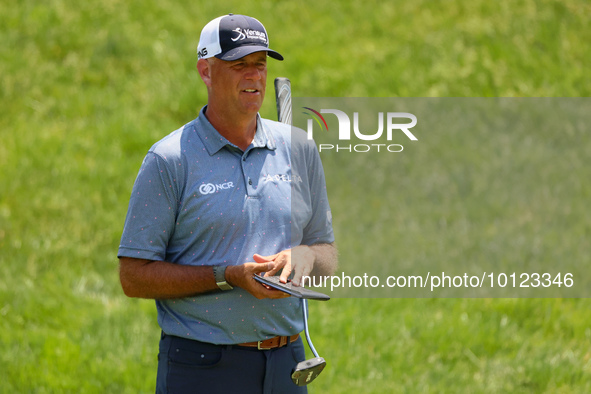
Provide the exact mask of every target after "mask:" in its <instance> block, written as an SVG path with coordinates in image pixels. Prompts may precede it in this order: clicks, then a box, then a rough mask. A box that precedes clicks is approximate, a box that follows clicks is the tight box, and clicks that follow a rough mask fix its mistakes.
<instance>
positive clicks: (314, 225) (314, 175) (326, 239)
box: [302, 141, 334, 245]
mask: <svg viewBox="0 0 591 394" xmlns="http://www.w3.org/2000/svg"><path fill="white" fill-rule="evenodd" d="M306 148H307V149H306V152H305V155H306V167H307V175H308V176H307V178H308V179H307V180H308V187H309V196H310V208H311V210H312V215H311V217H310V221H309V222H308V223H307V225H306V226H305V227H304V231H303V239H302V244H304V245H313V244H316V243H331V242H334V233H333V229H332V213H331V210H330V205H329V202H328V193H327V190H326V179H325V176H324V168H323V166H322V161H321V160H320V154H319V153H318V150H317V148H316V145H315V144H314V143H313V141H308V143H307V144H306Z"/></svg>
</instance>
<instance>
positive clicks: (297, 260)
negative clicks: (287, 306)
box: [253, 245, 316, 286]
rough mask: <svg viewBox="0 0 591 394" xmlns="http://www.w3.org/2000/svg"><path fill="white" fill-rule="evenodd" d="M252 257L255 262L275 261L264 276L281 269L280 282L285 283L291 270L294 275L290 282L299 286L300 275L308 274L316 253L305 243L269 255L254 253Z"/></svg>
mask: <svg viewBox="0 0 591 394" xmlns="http://www.w3.org/2000/svg"><path fill="white" fill-rule="evenodd" d="M253 257H254V261H256V262H257V263H265V262H274V263H275V266H274V267H273V268H272V269H270V270H268V271H267V273H266V274H265V276H272V275H275V274H276V273H277V272H279V270H283V271H281V276H280V277H279V281H280V282H281V283H287V278H289V275H290V274H291V272H292V271H293V272H294V276H293V279H292V281H291V282H292V283H293V284H294V285H296V286H300V283H301V281H302V276H309V275H310V273H311V272H312V269H313V268H314V263H315V262H316V254H315V253H314V251H313V250H312V249H311V248H310V247H309V246H306V245H300V246H296V247H295V248H293V249H287V250H284V251H282V252H279V253H277V254H274V255H271V256H261V255H258V254H255V255H254V256H253Z"/></svg>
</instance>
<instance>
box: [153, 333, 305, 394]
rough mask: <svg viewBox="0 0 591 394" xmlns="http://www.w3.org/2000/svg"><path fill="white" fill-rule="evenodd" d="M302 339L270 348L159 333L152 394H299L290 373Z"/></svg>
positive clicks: (302, 356)
mask: <svg viewBox="0 0 591 394" xmlns="http://www.w3.org/2000/svg"><path fill="white" fill-rule="evenodd" d="M305 357H306V355H305V351H304V344H303V342H302V338H301V337H300V338H298V340H297V341H295V342H294V343H291V344H288V345H286V346H284V347H281V348H278V349H272V350H258V349H257V348H247V347H241V346H234V345H214V344H210V343H205V342H199V341H194V340H191V339H185V338H179V337H175V336H170V335H166V334H164V333H163V334H162V337H161V339H160V352H159V354H158V375H157V379H156V393H157V394H164V393H168V394H190V393H208V394H216V393H224V394H232V393H244V394H250V393H252V394H271V393H273V394H275V393H280V394H291V393H294V394H296V393H297V394H301V393H307V392H308V391H307V388H306V387H299V386H296V385H295V384H294V383H293V382H292V380H291V371H292V369H293V368H294V367H295V366H296V364H297V363H299V362H300V361H303V360H304V359H305Z"/></svg>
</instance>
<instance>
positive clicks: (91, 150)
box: [0, 0, 591, 393]
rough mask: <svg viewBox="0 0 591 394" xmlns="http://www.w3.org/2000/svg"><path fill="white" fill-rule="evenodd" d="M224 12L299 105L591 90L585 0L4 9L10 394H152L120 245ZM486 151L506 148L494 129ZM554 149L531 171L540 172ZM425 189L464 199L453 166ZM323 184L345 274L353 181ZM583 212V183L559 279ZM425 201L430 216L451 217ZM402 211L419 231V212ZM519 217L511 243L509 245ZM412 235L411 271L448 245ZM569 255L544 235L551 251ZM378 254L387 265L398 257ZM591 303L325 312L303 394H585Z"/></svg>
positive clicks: (394, 306) (136, 303)
mask: <svg viewBox="0 0 591 394" xmlns="http://www.w3.org/2000/svg"><path fill="white" fill-rule="evenodd" d="M227 12H234V13H245V14H250V15H253V16H256V17H258V18H259V19H260V20H261V21H262V22H263V23H264V24H265V26H266V27H267V30H268V32H269V34H270V37H271V47H272V48H274V49H276V50H278V51H279V52H281V53H283V54H284V55H285V56H286V59H287V60H286V61H285V62H270V70H269V81H271V80H272V79H273V78H274V77H276V76H288V77H289V78H290V79H291V80H292V82H293V84H294V95H297V96H303V97H305V96H351V97H355V96H372V97H373V96H375V97H380V96H381V97H390V96H402V97H429V96H438V97H446V96H450V97H469V96H478V97H480V96H484V97H494V96H510V97H513V96H521V97H539V96H557V97H563V96H568V97H580V96H589V93H590V91H591V85H590V83H589V78H588V76H589V68H588V59H590V58H591V49H590V46H589V42H591V29H589V28H588V21H589V19H590V18H591V5H590V4H589V3H588V2H587V1H584V0H563V1H549V0H546V1H533V0H532V1H526V0H523V1H506V2H490V1H484V0H475V1H427V0H423V1H412V2H411V1H400V2H398V1H397V2H383V1H364V2H353V1H342V2H331V1H313V2H312V1H307V0H305V1H300V2H286V1H270V0H267V1H260V2H256V4H255V2H249V3H246V2H239V1H227V2H180V1H152V0H148V1H141V2H140V1H136V0H130V1H118V0H104V1H101V2H74V1H58V0H54V1H46V2H38V1H32V0H21V1H18V2H17V1H14V0H5V1H2V2H1V3H0V39H1V42H2V45H0V81H1V86H0V104H1V106H0V108H1V116H0V141H1V143H0V349H1V351H0V392H2V393H15V392H18V393H20V392H23V393H26V392H35V393H54V392H55V393H62V392H76V393H78V392H84V393H95V392H96V393H107V392H108V393H138V392H153V390H154V384H155V367H156V352H157V340H158V334H159V329H158V326H157V324H156V316H155V308H154V305H153V303H152V302H151V301H145V300H131V299H128V298H126V297H125V296H124V295H123V294H122V291H121V290H120V286H119V283H118V275H117V259H116V250H117V246H118V243H119V237H120V233H121V229H122V224H123V219H124V216H125V212H126V209H127V202H128V198H129V194H130V190H131V185H132V183H133V180H134V179H135V176H136V173H137V170H138V168H139V165H140V163H141V160H142V158H143V156H144V154H145V152H146V151H147V149H148V148H149V147H150V146H151V144H152V143H153V142H154V141H156V140H158V139H159V138H161V137H162V136H164V135H165V134H167V133H168V132H170V131H172V130H174V129H176V128H177V127H179V126H180V125H182V124H184V123H186V122H187V121H189V120H191V119H193V118H194V117H195V116H196V114H197V111H198V110H199V108H200V107H201V106H202V105H203V104H204V103H205V101H206V92H205V89H204V88H203V85H202V84H201V82H200V80H199V77H198V75H197V73H196V71H195V62H196V54H195V52H196V45H197V41H198V36H199V32H200V30H201V28H202V26H203V25H204V24H205V23H206V22H207V21H209V20H210V19H212V18H214V17H217V16H219V15H222V14H225V13H227ZM270 91H271V89H270V84H269V95H268V98H267V101H266V104H265V106H264V108H263V110H262V113H263V115H265V116H267V117H271V118H274V117H275V115H274V103H273V99H272V94H270ZM557 132H558V131H557ZM464 137H465V141H466V144H465V145H461V144H458V145H452V147H454V149H456V151H455V152H454V151H453V150H452V151H449V150H448V151H447V152H445V153H444V152H440V155H441V156H440V157H441V160H443V161H444V163H446V164H447V165H448V166H449V168H450V169H452V170H453V169H456V170H457V169H460V168H461V167H462V165H463V164H464V163H465V162H464V161H462V160H463V159H464V158H465V156H466V154H467V152H466V149H467V148H469V147H470V146H478V145H479V143H480V142H481V141H479V140H477V139H476V138H478V135H465V136H464ZM470 138H472V139H470ZM486 143H494V144H499V146H503V145H502V144H508V143H510V141H509V142H508V141H507V136H506V135H505V136H504V135H503V134H502V133H499V134H498V135H495V136H487V140H486ZM573 144H576V141H575V142H573ZM587 145H588V143H587ZM587 145H585V144H584V142H583V141H581V146H583V147H584V146H587ZM561 146H562V148H563V149H565V150H567V151H568V152H571V153H572V152H574V153H572V154H573V155H575V156H574V157H575V158H576V160H575V161H574V163H575V165H574V166H573V167H572V171H573V172H575V173H577V174H581V177H583V176H584V175H586V174H588V172H589V170H587V169H586V168H585V165H584V160H582V159H581V154H583V153H586V152H587V151H586V150H584V151H581V150H576V149H577V145H567V144H563V145H561ZM573 149H575V151H573ZM553 152H554V154H555V155H556V157H557V158H558V157H560V155H559V153H557V152H556V151H553ZM547 153H548V150H543V149H538V150H534V151H533V153H532V155H536V154H537V155H538V156H536V157H534V159H535V160H536V161H538V162H543V159H544V155H546V154H547ZM434 154H437V151H436V150H434ZM587 157H588V156H587ZM411 159H412V158H411V157H409V158H407V159H406V160H411ZM511 159H512V158H511V157H509V158H508V160H511ZM325 166H326V169H325V170H326V173H327V177H328V178H329V179H331V171H335V172H336V170H337V169H336V168H333V167H331V165H330V161H329V162H328V163H326V164H325ZM442 168H446V167H442ZM543 168H549V167H543ZM355 176H356V177H358V178H362V177H363V176H364V174H362V173H361V174H356V175H355ZM335 178H336V177H335ZM400 178H402V182H409V180H404V171H400V172H398V173H396V179H400ZM550 179H554V178H550ZM587 179H589V178H587ZM446 180H447V181H449V182H446ZM433 181H434V182H440V183H441V184H447V183H452V184H453V183H455V184H458V183H461V182H462V171H461V170H457V171H450V172H445V171H440V173H438V178H434V179H433ZM385 182H386V185H387V184H388V183H387V182H388V180H386V181H385ZM392 182H394V178H393V179H392ZM420 185H423V188H421V187H417V186H420ZM430 185H431V184H430V182H429V179H423V180H422V183H418V185H415V187H413V188H409V189H404V188H401V190H400V194H401V195H402V196H404V197H401V198H404V199H405V201H409V202H410V201H416V200H418V201H421V200H422V197H424V195H425V193H426V192H428V193H436V192H437V189H436V188H433V187H432V186H430ZM328 186H329V193H330V196H331V204H332V208H333V216H334V217H335V232H336V234H337V237H340V239H341V240H342V242H340V245H341V247H340V250H341V260H342V261H343V264H344V265H346V264H351V263H353V262H354V261H355V256H356V255H355V253H356V251H358V250H360V249H362V246H363V244H362V241H363V238H362V237H358V236H357V237H352V236H351V235H350V234H349V233H350V231H349V228H348V227H347V226H346V224H347V223H348V221H350V220H351V219H350V218H349V219H345V220H342V221H341V224H339V219H338V218H339V217H342V218H347V214H348V210H349V208H350V207H349V206H348V202H347V201H346V199H344V198H341V196H343V195H344V194H345V193H346V191H347V189H346V188H347V184H345V183H337V182H332V183H331V182H330V181H329V185H328ZM443 197H448V195H443ZM559 197H561V195H560V194H558V195H557V196H556V197H555V198H559ZM588 197H589V189H588V187H587V188H581V189H577V193H575V194H574V195H572V196H571V198H572V199H573V200H574V202H573V204H572V207H573V209H574V212H573V213H572V214H570V215H568V217H567V219H568V221H567V222H566V223H562V224H561V225H562V226H563V227H562V228H564V229H565V231H568V229H569V228H575V229H577V230H576V231H577V232H576V236H577V237H578V238H577V239H580V240H581V242H580V243H573V244H572V247H571V248H564V249H563V253H562V254H561V255H557V256H556V259H557V260H556V264H557V265H559V264H560V261H561V260H565V261H570V260H572V259H581V258H583V259H584V258H587V260H586V261H585V260H584V261H581V262H580V263H581V264H586V263H588V262H589V260H588V256H589V254H586V253H582V252H581V248H584V249H582V250H583V251H588V250H589V246H588V244H586V243H585V242H588V241H586V240H588V239H589V235H590V234H591V231H590V229H589V224H588V220H586V219H585V218H586V217H587V216H588V215H587V212H586V210H585V204H584V202H585V201H588ZM548 198H549V199H550V200H549V202H548V203H549V204H557V201H555V200H552V198H553V197H552V195H550V196H549V197H548ZM585 198H587V199H585ZM429 201H431V202H430V205H427V208H430V209H433V208H434V207H437V206H438V205H437V204H436V202H437V201H442V200H441V199H438V198H437V195H435V197H434V198H433V199H432V200H429ZM443 201H445V200H443ZM386 208H387V209H385V208H384V207H382V208H381V210H382V212H383V211H384V209H385V210H386V211H387V212H396V211H395V209H396V207H395V206H387V207H386ZM493 208H494V207H490V206H487V205H485V206H483V208H482V210H483V211H482V212H472V213H471V214H469V215H467V216H466V217H465V218H464V219H465V220H468V221H469V220H470V219H471V218H472V216H471V215H482V216H484V217H486V216H494V214H495V212H494V211H487V209H493ZM542 208H543V207H542ZM542 208H540V209H542ZM405 209H407V210H410V212H408V213H405V215H409V217H413V214H414V215H415V216H421V214H422V212H424V209H425V206H424V205H421V204H407V205H406V206H405ZM439 209H441V210H445V204H442V205H439ZM370 213H371V214H373V215H377V214H376V213H375V212H370ZM517 219H518V218H516V220H515V221H514V222H512V221H510V220H508V221H505V222H503V229H507V230H509V231H515V228H514V227H512V226H520V225H521V223H520V222H519V220H517ZM567 219H565V220H567ZM420 224H421V222H417V223H414V225H416V226H420ZM534 224H535V222H534ZM571 225H572V227H571ZM537 230H540V229H538V228H536V227H535V226H533V227H531V228H529V231H531V232H535V231H537ZM355 231H358V230H357V229H356V230H355ZM384 231H389V230H388V229H387V228H386V229H384ZM391 231H392V232H393V233H394V234H395V233H396V232H397V230H396V228H392V229H391ZM417 231H418V230H417ZM348 234H349V235H348ZM421 234H422V237H421V238H420V239H416V238H409V239H404V240H403V242H402V241H398V242H397V241H396V239H395V237H393V238H392V239H393V241H392V245H393V246H396V247H397V248H398V249H399V250H401V251H402V252H401V253H403V255H404V258H405V260H404V261H405V262H407V263H409V264H412V259H413V258H416V259H420V258H422V256H424V253H425V251H426V252H427V253H433V250H432V249H430V248H432V247H435V246H436V245H435V246H434V245H433V244H432V243H430V242H428V240H435V239H438V235H439V233H438V229H437V228H436V227H432V226H427V227H426V228H425V229H424V231H422V232H421ZM460 236H461V234H458V237H460ZM585 237H586V238H585ZM559 240H560V238H550V239H547V240H545V242H546V243H547V247H548V249H549V250H552V246H553V245H557V243H558V242H559ZM453 241H454V239H453V237H452V239H451V240H450V243H449V247H448V248H447V249H445V253H446V254H447V255H448V256H456V258H461V256H462V252H463V251H464V249H463V246H462V245H461V244H460V243H459V238H458V239H456V241H457V242H456V243H454V242H453ZM474 242H478V240H477V239H474ZM456 245H458V246H457V247H456ZM414 251H417V253H416V254H415V253H413V252H414ZM419 251H420V252H419ZM485 251H486V250H485ZM491 253H493V256H494V253H498V252H497V251H493V252H491ZM413 256H414V257H413ZM384 258H388V259H391V260H392V262H393V264H396V261H397V260H396V255H385V256H384ZM491 258H492V257H491ZM590 306H591V304H590V303H589V301H588V300H587V299H335V300H332V301H330V302H329V303H325V304H314V305H312V310H311V313H312V316H316V317H315V318H314V320H313V321H312V322H311V323H312V330H313V336H314V342H315V345H316V347H317V348H318V349H319V350H320V351H321V354H322V355H323V356H324V357H325V358H326V359H327V360H328V363H329V366H328V368H327V369H326V371H325V372H323V374H322V375H321V377H320V378H319V379H318V380H317V381H316V382H314V384H313V385H312V386H311V389H312V391H314V392H327V393H341V392H342V393H345V392H347V393H349V392H363V393H366V392H367V393H385V392H564V393H570V392H577V393H579V392H589V391H591V350H590V349H591V308H589V307H590ZM320 316H322V318H321V317H320Z"/></svg>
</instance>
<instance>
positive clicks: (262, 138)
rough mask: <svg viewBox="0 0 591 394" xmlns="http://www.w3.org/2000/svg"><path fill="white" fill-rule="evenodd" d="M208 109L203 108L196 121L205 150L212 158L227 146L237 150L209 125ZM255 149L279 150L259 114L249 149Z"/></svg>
mask: <svg viewBox="0 0 591 394" xmlns="http://www.w3.org/2000/svg"><path fill="white" fill-rule="evenodd" d="M206 108H207V106H205V107H203V108H202V109H201V111H200V112H199V117H197V119H195V123H196V127H195V131H196V132H197V135H198V136H199V138H201V141H202V142H203V145H204V146H205V149H207V153H209V155H210V156H213V155H215V154H216V153H217V152H219V151H220V150H221V149H222V148H223V147H225V146H231V147H234V148H236V145H234V144H232V143H231V142H230V141H228V140H227V139H226V138H225V137H223V136H222V135H221V134H220V133H219V132H218V131H217V130H216V129H215V127H213V126H212V124H211V123H209V120H207V118H206V117H205V109H206ZM254 148H267V149H269V150H275V149H276V148H277V147H276V145H275V141H274V140H273V136H272V135H271V133H270V132H269V130H268V129H267V128H266V127H265V125H264V124H263V122H262V118H261V116H260V115H259V114H257V130H256V132H255V134H254V139H253V141H252V143H251V144H250V146H249V148H248V149H254Z"/></svg>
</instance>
